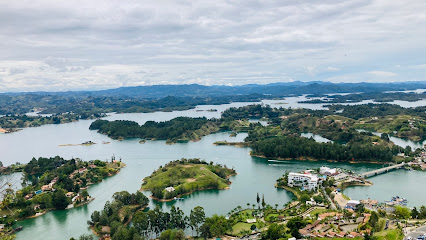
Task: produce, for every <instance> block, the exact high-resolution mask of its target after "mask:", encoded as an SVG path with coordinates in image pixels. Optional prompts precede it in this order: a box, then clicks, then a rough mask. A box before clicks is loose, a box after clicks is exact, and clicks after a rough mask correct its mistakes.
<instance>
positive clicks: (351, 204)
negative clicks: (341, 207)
mask: <svg viewBox="0 0 426 240" xmlns="http://www.w3.org/2000/svg"><path fill="white" fill-rule="evenodd" d="M359 204H361V203H360V201H357V200H349V201H348V203H347V204H346V207H345V208H350V209H355V208H356V206H358V205H359Z"/></svg>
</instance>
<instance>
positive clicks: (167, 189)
mask: <svg viewBox="0 0 426 240" xmlns="http://www.w3.org/2000/svg"><path fill="white" fill-rule="evenodd" d="M164 190H166V191H167V192H174V191H175V188H174V187H166V188H165V189H164Z"/></svg>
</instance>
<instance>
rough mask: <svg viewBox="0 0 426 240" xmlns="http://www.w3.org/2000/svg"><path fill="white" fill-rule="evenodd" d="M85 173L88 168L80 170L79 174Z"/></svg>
mask: <svg viewBox="0 0 426 240" xmlns="http://www.w3.org/2000/svg"><path fill="white" fill-rule="evenodd" d="M85 171H87V168H80V169H78V173H80V174H82V173H84V172H85Z"/></svg>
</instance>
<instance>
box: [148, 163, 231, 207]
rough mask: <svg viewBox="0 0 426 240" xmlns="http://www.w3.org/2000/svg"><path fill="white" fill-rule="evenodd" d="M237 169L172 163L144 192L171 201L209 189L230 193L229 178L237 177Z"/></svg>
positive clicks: (158, 172)
mask: <svg viewBox="0 0 426 240" xmlns="http://www.w3.org/2000/svg"><path fill="white" fill-rule="evenodd" d="M235 174H236V172H235V170H234V169H229V168H227V167H226V166H222V165H220V164H216V165H213V163H212V162H210V163H207V162H205V161H202V160H200V159H197V158H195V159H181V160H176V161H172V162H170V163H168V164H166V165H165V166H164V167H161V166H160V168H159V169H157V170H156V171H154V172H153V173H152V174H151V176H148V177H146V178H144V182H143V184H142V189H141V190H150V191H151V192H152V198H153V199H156V200H159V201H171V200H174V199H176V198H179V197H181V196H182V195H187V194H191V193H193V192H194V191H200V190H205V189H227V188H229V185H230V184H231V182H230V181H229V180H228V177H229V176H231V175H235Z"/></svg>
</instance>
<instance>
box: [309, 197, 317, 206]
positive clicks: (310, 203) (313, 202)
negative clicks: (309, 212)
mask: <svg viewBox="0 0 426 240" xmlns="http://www.w3.org/2000/svg"><path fill="white" fill-rule="evenodd" d="M306 204H307V205H311V206H316V205H317V203H316V202H315V201H314V199H313V198H311V200H310V201H306Z"/></svg>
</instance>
